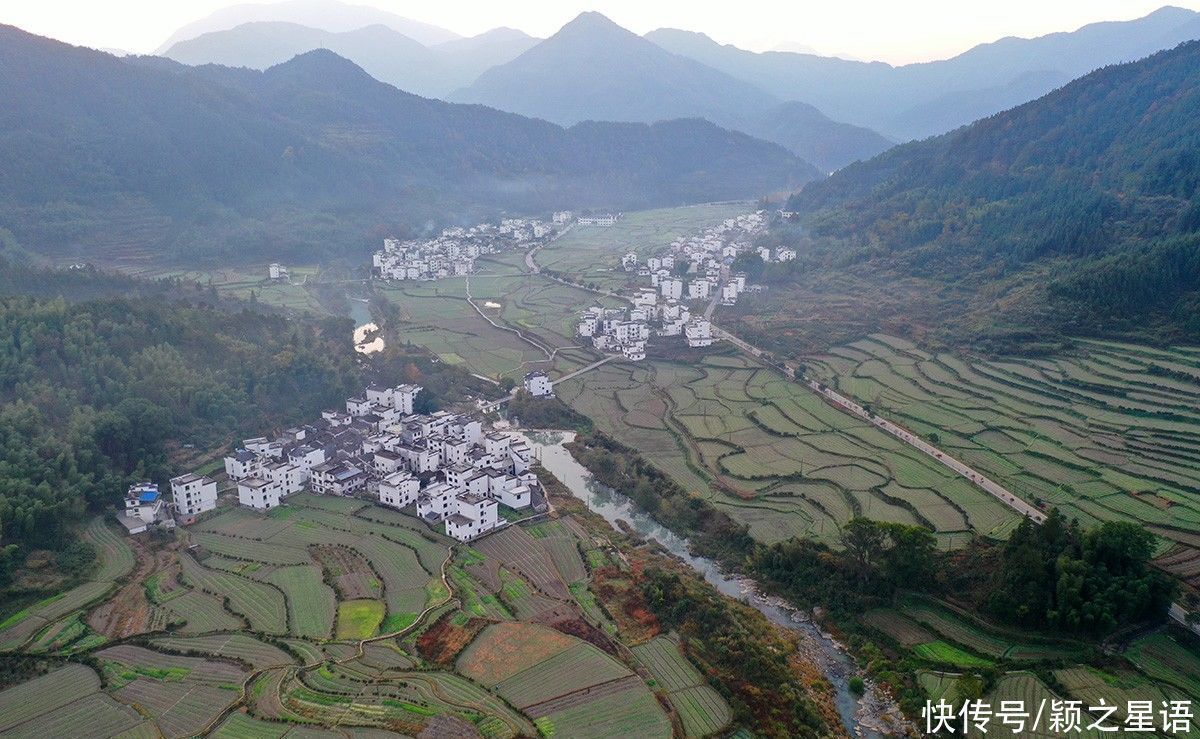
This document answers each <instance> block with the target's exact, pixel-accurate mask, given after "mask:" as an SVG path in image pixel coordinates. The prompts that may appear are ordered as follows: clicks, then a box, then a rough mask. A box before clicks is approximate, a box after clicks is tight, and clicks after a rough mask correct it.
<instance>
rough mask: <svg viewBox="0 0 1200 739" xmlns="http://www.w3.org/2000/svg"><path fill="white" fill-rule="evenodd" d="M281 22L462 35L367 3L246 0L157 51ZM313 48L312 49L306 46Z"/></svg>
mask: <svg viewBox="0 0 1200 739" xmlns="http://www.w3.org/2000/svg"><path fill="white" fill-rule="evenodd" d="M263 21H269V22H281V23H293V24H296V25H301V26H307V27H309V28H315V29H317V30H320V31H331V32H333V33H341V32H345V31H354V30H357V29H359V28H364V27H366V26H386V27H387V28H390V29H392V30H393V31H395V32H396V33H399V34H401V35H403V36H407V37H408V38H410V39H412V40H413V41H416V42H417V43H419V44H423V45H425V46H432V45H434V44H440V43H444V42H446V41H454V40H455V39H458V38H461V37H460V36H459V35H458V34H457V33H454V32H453V31H448V30H446V29H445V28H439V27H437V26H433V25H430V24H428V23H422V22H420V21H415V20H412V19H411V18H405V17H403V16H399V15H396V14H395V13H389V12H387V11H386V10H380V9H379V8H373V7H370V6H367V5H351V4H349V3H344V2H339V0H284V1H283V2H269V3H245V4H242V5H231V6H229V7H226V8H221V9H219V10H217V11H215V12H213V13H212V14H210V15H208V16H206V17H204V18H201V19H200V20H197V21H194V22H192V23H188V24H187V25H185V26H183V27H181V28H179V29H178V30H176V31H175V32H174V33H172V34H171V36H170V38H168V39H167V40H166V41H164V42H163V43H162V45H161V46H159V47H158V49H156V50H155V52H154V53H155V54H157V55H159V56H161V55H163V54H164V53H165V52H166V51H167V50H168V49H170V48H171V47H172V46H174V45H175V44H176V43H178V42H180V41H186V40H188V39H193V38H196V37H197V36H201V35H203V34H206V33H212V32H213V31H227V30H229V29H230V28H234V27H236V26H240V25H242V24H243V23H255V22H263ZM303 51H310V49H303Z"/></svg>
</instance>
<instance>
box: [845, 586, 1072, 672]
mask: <svg viewBox="0 0 1200 739" xmlns="http://www.w3.org/2000/svg"><path fill="white" fill-rule="evenodd" d="M900 612H901V614H903V616H904V617H906V618H907V619H909V620H911V621H912V622H915V623H916V624H919V625H920V626H921V627H924V628H925V629H928V630H930V631H932V632H934V633H936V634H938V635H939V636H941V637H942V638H944V639H946V640H949V641H952V642H955V643H957V644H961V645H962V646H964V647H967V648H968V649H971V650H973V651H975V652H978V653H979V654H983V655H987V656H988V657H994V658H1004V659H1009V660H1018V661H1019V660H1028V661H1037V660H1055V659H1064V658H1070V657H1079V656H1081V655H1082V654H1083V652H1084V649H1083V646H1082V645H1080V644H1073V643H1071V642H1066V641H1050V640H1046V639H1040V640H1033V639H1030V638H1028V637H1025V636H1023V635H1022V634H1020V633H1019V632H1009V631H1006V630H1002V629H1000V628H998V627H994V626H990V625H988V624H985V623H983V622H982V621H980V620H978V619H975V618H972V617H969V616H967V615H965V614H962V613H959V612H957V611H954V610H953V609H951V608H949V607H948V606H946V605H944V604H941V603H938V602H936V601H933V600H930V599H926V598H920V597H916V596H910V597H907V598H905V599H903V600H902V601H901V604H900ZM869 615H870V614H868V616H869ZM896 628H902V627H896Z"/></svg>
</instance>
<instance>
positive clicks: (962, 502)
mask: <svg viewBox="0 0 1200 739" xmlns="http://www.w3.org/2000/svg"><path fill="white" fill-rule="evenodd" d="M556 390H557V392H558V395H559V397H561V398H563V399H564V400H565V401H567V402H568V403H570V404H571V405H572V406H573V407H574V408H575V409H576V410H578V411H580V412H582V413H585V414H587V415H589V416H590V417H591V418H592V419H593V420H595V421H596V424H597V426H598V427H599V428H600V429H601V430H602V431H605V432H606V433H609V434H611V435H613V436H615V437H616V438H618V439H623V440H625V442H626V443H628V444H630V445H631V446H635V447H637V448H638V449H639V450H641V451H642V453H643V454H644V455H645V456H646V458H647V459H650V460H651V461H652V462H653V463H654V464H656V465H657V466H659V467H660V468H661V469H662V470H663V471H664V472H666V473H667V474H669V475H671V476H672V477H674V478H675V479H676V480H678V481H679V482H680V483H681V484H683V485H684V486H685V487H687V488H688V489H690V490H693V491H695V492H697V493H699V494H701V495H704V496H706V497H708V498H709V500H710V501H711V502H713V503H714V504H715V505H717V506H719V507H721V508H722V509H724V510H725V511H726V512H727V513H729V515H730V516H732V517H733V518H735V519H736V520H739V521H742V522H744V523H746V524H747V525H749V526H750V529H751V533H752V534H753V535H754V536H755V537H756V538H759V539H761V540H763V541H767V542H773V541H779V540H781V539H786V538H789V537H791V536H802V537H809V538H815V539H820V540H823V541H827V542H829V543H833V544H836V543H837V540H838V535H839V530H840V526H841V525H842V524H844V523H845V522H846V521H848V520H849V519H850V518H851V517H853V516H854V515H859V514H861V515H866V516H869V517H871V518H875V519H879V520H889V521H899V522H904V523H910V524H911V523H922V524H925V525H927V526H929V527H930V528H932V529H933V530H934V531H935V532H937V534H938V537H939V539H940V541H941V542H942V543H943V544H944V545H945V546H954V545H955V544H956V543H962V542H965V541H966V540H967V538H968V537H969V536H971V535H972V532H980V533H983V534H986V535H988V536H994V537H1003V536H1005V535H1007V533H1008V531H1010V530H1011V528H1012V527H1013V526H1014V525H1015V524H1016V522H1017V517H1016V516H1015V515H1014V514H1013V513H1011V512H1010V511H1009V509H1007V508H1006V507H1005V506H1003V505H1001V504H1000V503H999V502H997V501H995V500H994V499H993V498H991V496H989V495H987V494H985V493H983V492H981V491H979V490H976V489H975V488H973V487H972V486H971V485H970V483H968V482H967V481H965V480H963V479H961V478H958V477H957V476H955V475H953V474H952V473H950V472H949V471H948V470H946V469H945V468H942V467H941V466H940V465H938V464H937V463H935V462H934V461H932V460H930V459H928V458H925V457H924V456H923V455H921V454H920V453H918V452H915V451H913V450H911V449H909V448H908V447H907V446H905V445H903V444H902V443H901V442H899V441H897V440H895V439H893V438H891V437H890V436H888V435H887V434H885V433H883V432H881V431H879V430H878V429H875V428H873V427H872V426H870V425H869V424H867V423H865V422H861V423H860V422H858V421H856V420H855V419H853V418H851V417H849V416H847V415H845V414H843V413H841V412H839V411H837V410H835V409H833V408H831V407H829V406H827V405H826V404H825V403H823V402H822V401H820V400H819V399H818V398H817V397H816V396H815V395H814V394H813V393H811V392H809V391H808V390H807V389H806V388H804V387H801V386H800V385H798V384H796V383H791V382H788V381H787V380H785V379H784V378H783V377H781V376H780V375H779V374H778V373H777V372H775V371H773V370H768V369H766V368H763V367H761V366H759V365H756V364H753V363H751V362H750V361H749V360H746V359H743V358H742V357H740V356H737V355H734V354H732V353H729V354H710V355H708V356H706V357H705V358H704V360H703V361H702V362H700V363H698V364H696V365H691V366H684V365H680V364H672V363H667V362H661V361H650V362H645V363H642V364H639V365H636V366H630V365H620V364H615V365H606V366H604V367H602V368H600V369H599V370H596V371H593V372H591V373H589V374H587V375H584V376H582V377H580V378H577V379H575V380H571V381H569V382H567V383H563V384H562V385H560V386H558V387H557V388H556Z"/></svg>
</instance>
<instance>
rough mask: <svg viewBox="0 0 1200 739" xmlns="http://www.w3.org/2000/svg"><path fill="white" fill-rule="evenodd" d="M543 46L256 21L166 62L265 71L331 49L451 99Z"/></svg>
mask: <svg viewBox="0 0 1200 739" xmlns="http://www.w3.org/2000/svg"><path fill="white" fill-rule="evenodd" d="M537 42H538V40H537V39H535V38H532V37H530V36H527V35H525V34H524V33H522V32H520V31H516V30H513V29H510V28H497V29H493V30H491V31H488V32H486V33H483V34H480V35H478V36H474V37H471V38H458V39H453V40H450V41H445V42H442V43H439V44H435V45H432V46H426V45H425V44H422V43H419V42H418V41H416V40H414V39H412V38H409V37H408V36H405V35H404V34H402V33H399V32H398V31H395V30H393V28H392V27H390V26H387V25H384V24H379V23H377V24H374V25H370V26H364V27H362V28H356V29H353V30H349V31H340V32H335V31H325V30H322V29H317V28H311V27H309V26H303V25H300V24H297V23H286V22H282V21H255V22H250V23H243V24H241V25H238V26H234V27H233V28H230V29H225V30H220V31H211V32H208V33H204V34H201V35H199V36H197V37H195V38H191V39H186V40H183V41H178V42H176V43H174V44H172V45H171V46H170V47H169V48H168V49H166V50H165V51H164V52H163V56H165V57H167V58H169V59H174V60H175V61H177V62H182V63H183V64H190V65H201V64H220V65H223V66H228V67H249V68H251V69H259V70H262V69H267V68H268V67H273V66H275V65H277V64H282V63H284V62H286V61H288V60H289V59H291V58H292V57H295V56H298V55H300V54H303V53H304V52H306V51H313V50H315V49H328V50H330V51H333V52H335V53H336V54H338V55H339V56H343V57H345V58H347V59H350V60H351V61H353V62H354V63H355V64H357V65H359V66H360V67H362V68H363V69H364V70H366V71H367V73H368V74H370V75H371V76H372V77H374V78H375V79H377V80H379V81H381V82H386V83H388V84H390V85H394V86H395V87H398V88H400V89H401V90H404V91H406V92H412V93H416V94H417V95H423V96H425V97H437V98H445V97H446V96H447V95H448V94H449V93H450V92H452V91H453V90H457V89H458V88H460V87H463V86H464V85H468V84H470V83H471V82H473V81H474V80H475V79H476V78H477V77H479V75H480V74H482V73H483V72H484V71H485V70H487V69H490V68H492V67H494V66H496V65H498V64H504V63H506V62H508V61H511V60H512V59H515V58H516V57H517V56H519V55H520V54H522V53H523V52H525V51H527V50H528V49H529V48H531V47H532V46H534V45H535V44H537Z"/></svg>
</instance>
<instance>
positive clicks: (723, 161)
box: [0, 26, 819, 257]
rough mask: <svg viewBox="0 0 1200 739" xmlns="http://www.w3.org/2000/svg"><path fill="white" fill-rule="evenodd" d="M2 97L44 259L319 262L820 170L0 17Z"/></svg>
mask: <svg viewBox="0 0 1200 739" xmlns="http://www.w3.org/2000/svg"><path fill="white" fill-rule="evenodd" d="M0 98H3V99H4V100H6V101H7V103H6V107H5V110H4V114H3V115H2V116H0V163H3V170H4V171H5V173H6V176H5V177H3V178H0V223H3V224H4V225H5V227H6V228H7V229H8V230H9V231H10V232H11V233H12V234H14V235H15V237H16V240H17V241H18V242H19V243H20V244H21V245H22V246H23V247H25V248H26V249H30V250H36V251H43V252H52V253H56V254H60V255H71V254H83V255H88V256H97V255H100V254H103V253H105V252H120V251H122V250H125V251H129V250H134V251H136V250H139V249H141V250H145V249H153V250H156V251H164V250H166V251H173V252H175V253H177V254H178V253H183V252H189V253H190V254H191V255H192V256H193V257H200V256H203V255H211V254H214V253H225V254H227V255H233V254H236V255H239V256H242V255H245V254H247V253H252V252H254V251H255V250H256V249H260V248H265V247H267V246H268V245H271V249H272V250H273V251H274V250H275V249H277V248H282V249H284V250H289V249H290V250H292V251H293V252H295V251H298V250H300V251H302V250H306V249H307V250H308V252H309V253H310V254H315V253H322V254H325V255H328V254H330V253H331V252H332V253H337V252H339V251H345V250H346V249H350V248H354V247H355V246H356V245H358V246H359V247H361V246H365V244H366V243H367V242H366V241H365V239H366V238H367V235H368V234H369V233H370V232H371V229H373V228H376V227H379V226H381V225H386V224H392V225H393V226H394V225H395V224H403V223H414V222H415V223H419V222H421V221H424V220H426V219H433V220H435V221H437V220H445V219H447V218H468V217H479V216H481V215H485V214H487V213H494V212H496V211H499V210H503V209H517V210H522V211H525V212H530V211H533V212H537V211H544V210H549V209H553V208H563V207H572V208H579V207H584V208H586V207H595V208H618V209H626V208H636V207H644V206H649V205H655V204H670V203H687V202H697V201H707V200H721V199H732V198H744V197H756V196H758V195H760V194H762V193H765V192H770V191H779V190H782V189H785V188H788V187H794V186H798V185H799V184H802V183H803V182H805V181H808V180H810V179H812V178H814V177H817V176H819V173H818V172H817V171H816V170H815V169H813V168H812V167H811V166H810V165H807V164H805V163H804V162H802V161H801V160H799V159H798V158H796V157H795V156H793V155H792V154H790V153H788V152H787V151H786V150H785V149H783V148H782V147H779V146H777V145H774V144H770V143H767V142H763V141H759V140H756V139H753V138H751V137H749V136H747V135H745V134H741V133H736V132H731V131H727V130H724V129H721V128H719V127H717V126H716V125H714V124H712V123H709V122H707V121H702V120H698V119H689V120H676V121H666V122H661V123H657V124H654V125H644V124H623V123H587V124H581V125H578V126H574V127H572V128H569V129H567V128H562V127H560V126H557V125H554V124H552V123H548V122H545V121H538V120H531V119H528V118H523V117H521V116H518V115H514V114H511V113H504V112H500V111H497V110H493V109H489V108H484V107H481V106H469V105H457V104H452V103H446V102H442V101H437V100H429V99H426V98H422V97H418V96H416V95H412V94H410V93H406V92H402V91H400V90H397V89H396V88H395V87H392V86H390V85H387V84H384V83H382V82H379V81H377V80H375V79H374V78H372V77H371V76H369V75H368V74H367V73H366V72H364V71H363V70H362V69H361V68H360V67H358V66H356V65H355V64H353V63H352V62H350V61H348V60H346V59H344V58H342V57H339V56H337V55H336V54H334V53H333V52H330V51H327V50H318V51H314V52H308V53H305V54H303V55H301V56H299V57H296V58H295V59H292V60H291V61H289V62H287V63H285V64H282V65H278V66H275V67H271V68H270V69H268V70H266V71H263V72H259V71H254V70H249V69H233V68H228V67H220V66H216V65H205V66H201V67H188V66H184V65H181V64H178V63H176V62H172V61H169V60H166V59H163V58H161V57H142V58H137V57H130V58H123V59H118V58H116V57H113V56H111V55H108V54H104V53H101V52H97V51H93V50H90V49H84V48H79V47H72V46H68V45H66V44H62V43H59V42H56V41H51V40H49V39H44V38H40V37H37V36H33V35H31V34H28V33H25V32H23V31H20V30H19V29H16V28H14V27H11V26H0ZM393 230H394V229H393ZM372 240H373V239H372Z"/></svg>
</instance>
